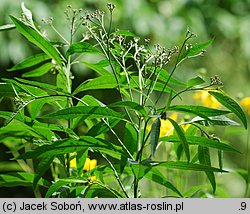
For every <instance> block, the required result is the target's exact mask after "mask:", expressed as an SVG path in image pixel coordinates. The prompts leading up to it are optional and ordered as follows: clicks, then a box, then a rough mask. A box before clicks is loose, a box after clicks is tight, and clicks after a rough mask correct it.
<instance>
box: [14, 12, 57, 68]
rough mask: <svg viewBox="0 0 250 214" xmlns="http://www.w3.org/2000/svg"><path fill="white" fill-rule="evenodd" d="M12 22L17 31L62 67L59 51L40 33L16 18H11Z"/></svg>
mask: <svg viewBox="0 0 250 214" xmlns="http://www.w3.org/2000/svg"><path fill="white" fill-rule="evenodd" d="M10 17H11V19H12V21H13V22H14V24H15V26H16V28H17V30H18V31H19V32H20V33H21V34H22V35H23V36H24V37H26V38H27V39H28V40H29V41H30V42H31V43H33V44H35V45H36V46H37V47H39V48H40V49H41V50H43V51H44V52H45V53H46V54H47V55H48V56H50V57H51V58H53V59H54V60H55V61H56V63H57V64H58V65H59V66H60V67H62V63H61V58H60V56H59V54H58V52H57V50H56V49H55V48H54V47H53V46H52V45H51V44H50V42H48V41H47V40H45V39H44V38H43V37H42V36H41V35H40V34H39V33H38V32H36V31H35V30H34V29H32V28H31V27H29V26H27V25H25V24H24V23H23V22H21V21H20V20H18V19H17V18H15V17H14V16H10Z"/></svg>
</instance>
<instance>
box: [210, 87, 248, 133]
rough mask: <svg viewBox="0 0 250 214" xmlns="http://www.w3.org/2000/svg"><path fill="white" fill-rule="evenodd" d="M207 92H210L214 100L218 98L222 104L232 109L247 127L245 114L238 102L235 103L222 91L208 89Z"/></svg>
mask: <svg viewBox="0 0 250 214" xmlns="http://www.w3.org/2000/svg"><path fill="white" fill-rule="evenodd" d="M208 93H209V94H211V95H212V96H213V97H214V98H215V99H216V100H218V101H219V102H220V103H221V104H222V105H223V106H225V107H226V108H228V109H229V110H230V111H232V112H233V113H234V114H235V115H236V116H237V117H238V118H239V119H240V120H241V122H242V123H243V125H244V126H245V128H246V129H247V119H246V116H245V114H244V112H243V110H242V109H241V107H240V106H239V105H238V103H236V102H235V101H234V100H233V99H232V98H230V97H228V96H227V95H225V94H224V93H222V92H219V91H218V92H217V91H209V92H208Z"/></svg>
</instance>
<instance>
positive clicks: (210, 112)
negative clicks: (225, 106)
mask: <svg viewBox="0 0 250 214" xmlns="http://www.w3.org/2000/svg"><path fill="white" fill-rule="evenodd" d="M168 110H169V111H178V112H182V113H186V114H188V113H191V114H194V115H198V116H200V117H203V118H208V117H213V116H219V115H224V114H228V113H230V111H223V110H219V109H213V108H208V107H205V106H192V105H173V106H170V107H169V109H168Z"/></svg>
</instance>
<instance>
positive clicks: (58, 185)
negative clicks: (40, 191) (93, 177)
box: [45, 177, 88, 198]
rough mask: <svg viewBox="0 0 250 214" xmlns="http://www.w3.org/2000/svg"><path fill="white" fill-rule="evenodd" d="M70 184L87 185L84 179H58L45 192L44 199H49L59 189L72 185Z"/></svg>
mask: <svg viewBox="0 0 250 214" xmlns="http://www.w3.org/2000/svg"><path fill="white" fill-rule="evenodd" d="M72 183H80V184H87V183H88V181H87V180H86V179H82V178H81V177H80V178H65V179H60V180H58V181H57V182H55V183H53V184H52V185H51V186H50V188H49V189H48V191H47V192H46V195H45V198H49V197H51V196H52V195H53V193H55V192H57V191H58V190H59V189H60V188H61V187H63V186H66V185H68V184H72Z"/></svg>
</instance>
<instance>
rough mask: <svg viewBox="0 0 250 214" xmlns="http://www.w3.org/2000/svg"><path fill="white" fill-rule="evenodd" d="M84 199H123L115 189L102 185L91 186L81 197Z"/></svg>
mask: <svg viewBox="0 0 250 214" xmlns="http://www.w3.org/2000/svg"><path fill="white" fill-rule="evenodd" d="M81 197H83V198H96V197H97V198H122V197H123V196H122V195H121V194H119V193H118V192H117V191H116V190H115V189H113V188H110V187H109V186H104V185H102V186H100V185H96V184H95V185H89V186H88V187H86V189H85V191H83V194H82V195H81Z"/></svg>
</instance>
